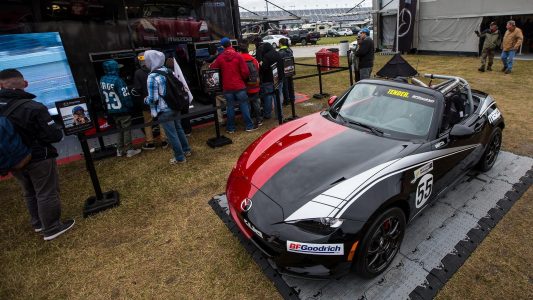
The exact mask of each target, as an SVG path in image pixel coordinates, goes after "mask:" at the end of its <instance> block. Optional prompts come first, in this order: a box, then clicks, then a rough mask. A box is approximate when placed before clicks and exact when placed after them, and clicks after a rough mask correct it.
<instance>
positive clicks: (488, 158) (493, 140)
mask: <svg viewBox="0 0 533 300" xmlns="http://www.w3.org/2000/svg"><path fill="white" fill-rule="evenodd" d="M501 147H502V129H501V128H500V127H496V128H495V129H494V130H493V131H492V134H491V135H490V139H489V143H488V144H487V149H485V153H483V156H482V157H481V160H480V161H479V163H478V165H477V167H478V169H479V170H480V171H482V172H487V171H488V170H490V169H492V167H493V166H494V163H495V162H496V160H497V159H498V154H500V149H501Z"/></svg>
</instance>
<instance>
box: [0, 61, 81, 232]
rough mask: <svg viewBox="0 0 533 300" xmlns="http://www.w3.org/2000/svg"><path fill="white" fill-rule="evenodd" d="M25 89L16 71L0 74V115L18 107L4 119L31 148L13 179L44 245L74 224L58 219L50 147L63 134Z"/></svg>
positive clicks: (53, 152) (56, 183)
mask: <svg viewBox="0 0 533 300" xmlns="http://www.w3.org/2000/svg"><path fill="white" fill-rule="evenodd" d="M26 87H28V82H27V81H26V80H24V77H23V76H22V74H21V73H20V72H19V71H17V70H15V69H6V70H3V71H1V72H0V113H4V112H6V111H7V110H9V109H10V107H12V106H13V105H18V107H16V108H14V110H13V111H12V112H11V114H9V116H7V118H8V119H9V121H11V123H12V124H13V125H14V128H15V130H16V132H17V133H18V134H19V135H20V136H21V138H22V141H23V143H24V144H25V145H26V146H28V147H29V148H31V161H30V162H29V164H28V165H27V166H26V167H25V168H24V169H22V170H20V171H16V172H13V176H14V177H15V178H16V179H17V181H18V182H19V183H20V185H21V186H22V190H23V192H24V199H25V200H26V206H27V207H28V211H29V213H30V217H31V225H32V227H33V229H34V231H35V232H41V233H42V234H43V236H44V240H45V241H48V240H52V239H54V238H56V237H58V236H60V235H61V234H63V233H65V232H66V231H67V230H69V229H71V228H72V226H74V220H65V221H63V222H62V221H61V219H60V218H61V202H60V200H59V175H58V173H57V164H56V157H57V156H58V154H57V150H56V148H54V146H52V143H57V142H59V141H61V139H62V138H63V133H62V132H61V130H60V129H58V128H57V126H56V124H55V123H54V121H53V120H52V118H51V117H50V114H49V113H48V109H47V108H46V107H45V106H44V105H42V104H41V103H39V102H37V101H34V100H33V99H34V98H35V95H33V94H30V93H28V92H25V91H24V89H25V88H26ZM21 102H24V103H21ZM0 138H1V137H0Z"/></svg>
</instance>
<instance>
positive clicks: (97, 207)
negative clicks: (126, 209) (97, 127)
mask: <svg viewBox="0 0 533 300" xmlns="http://www.w3.org/2000/svg"><path fill="white" fill-rule="evenodd" d="M78 139H79V141H80V144H81V149H82V150H83V155H84V157H85V165H86V168H87V172H89V176H90V177H91V182H92V184H93V188H94V193H95V196H91V197H89V198H88V199H87V201H85V206H84V207H83V217H84V218H86V217H87V216H89V215H91V214H95V213H98V212H101V211H104V210H106V209H109V208H112V207H115V206H118V205H120V197H119V194H118V192H117V191H109V192H106V193H102V188H101V187H100V181H99V180H98V175H97V174H96V169H95V168H94V162H93V157H92V156H91V150H90V149H89V144H88V143H87V138H86V137H85V136H84V135H83V134H81V133H80V134H78Z"/></svg>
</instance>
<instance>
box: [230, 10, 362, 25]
mask: <svg viewBox="0 0 533 300" xmlns="http://www.w3.org/2000/svg"><path fill="white" fill-rule="evenodd" d="M371 10H372V8H371V7H360V8H355V9H352V10H351V11H350V9H349V8H320V9H295V10H292V9H291V10H290V12H292V13H293V14H295V15H297V16H299V17H300V18H301V19H300V20H285V21H283V22H282V23H284V24H294V23H315V22H355V21H364V20H366V19H371V18H372V15H371V13H370V12H371ZM240 16H241V19H244V20H250V19H252V20H253V19H256V20H261V19H263V18H267V19H283V18H285V17H291V16H290V14H288V13H287V12H285V11H282V10H270V11H268V13H267V12H266V11H256V12H253V13H252V12H247V11H244V10H241V11H240Z"/></svg>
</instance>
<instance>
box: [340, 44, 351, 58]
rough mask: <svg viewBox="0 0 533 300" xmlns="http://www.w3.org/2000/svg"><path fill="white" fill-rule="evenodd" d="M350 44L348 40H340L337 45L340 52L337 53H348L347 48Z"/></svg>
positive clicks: (343, 54) (344, 54)
mask: <svg viewBox="0 0 533 300" xmlns="http://www.w3.org/2000/svg"><path fill="white" fill-rule="evenodd" d="M349 46H350V44H349V43H348V41H340V45H339V48H340V51H339V52H340V53H339V55H340V56H346V53H348V48H349Z"/></svg>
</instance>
